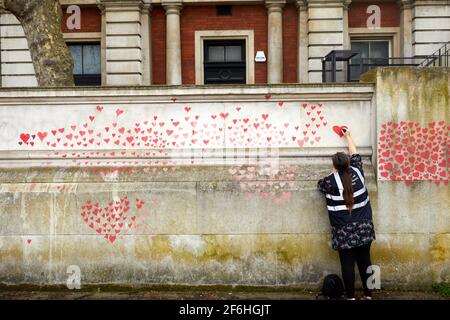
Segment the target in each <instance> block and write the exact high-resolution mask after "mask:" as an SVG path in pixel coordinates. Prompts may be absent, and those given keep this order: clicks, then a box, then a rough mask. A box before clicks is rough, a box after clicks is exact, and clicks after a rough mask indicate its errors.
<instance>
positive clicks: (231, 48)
mask: <svg viewBox="0 0 450 320" xmlns="http://www.w3.org/2000/svg"><path fill="white" fill-rule="evenodd" d="M204 50H205V52H204V60H205V62H204V72H205V73H204V79H205V84H227V83H244V84H245V83H246V65H245V40H205V42H204Z"/></svg>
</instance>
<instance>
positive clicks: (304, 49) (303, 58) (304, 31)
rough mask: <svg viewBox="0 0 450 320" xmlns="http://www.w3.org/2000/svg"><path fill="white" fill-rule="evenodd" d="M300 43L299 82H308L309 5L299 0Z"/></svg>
mask: <svg viewBox="0 0 450 320" xmlns="http://www.w3.org/2000/svg"><path fill="white" fill-rule="evenodd" d="M297 12H298V32H297V34H298V41H297V54H298V57H297V81H298V82H300V83H306V82H308V80H309V79H308V4H307V2H306V0H297Z"/></svg>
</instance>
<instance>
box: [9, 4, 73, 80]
mask: <svg viewBox="0 0 450 320" xmlns="http://www.w3.org/2000/svg"><path fill="white" fill-rule="evenodd" d="M3 4H4V8H5V9H6V10H8V11H10V12H11V13H12V14H14V15H15V16H16V18H17V19H18V20H19V21H20V23H21V24H22V27H23V30H24V32H25V36H26V38H27V40H28V47H29V49H30V53H31V59H32V60H33V65H34V71H35V73H36V78H37V81H38V84H39V86H47V87H62V86H73V85H74V81H73V74H72V69H73V60H72V55H71V53H70V50H69V48H68V47H67V45H66V42H65V41H64V38H63V35H62V32H61V19H62V10H61V6H60V4H59V1H58V0H4V1H3Z"/></svg>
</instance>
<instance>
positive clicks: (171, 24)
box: [162, 2, 182, 85]
mask: <svg viewBox="0 0 450 320" xmlns="http://www.w3.org/2000/svg"><path fill="white" fill-rule="evenodd" d="M162 5H163V7H164V9H165V10H166V83H167V84H168V85H181V83H182V77H181V35H180V11H181V2H163V3H162Z"/></svg>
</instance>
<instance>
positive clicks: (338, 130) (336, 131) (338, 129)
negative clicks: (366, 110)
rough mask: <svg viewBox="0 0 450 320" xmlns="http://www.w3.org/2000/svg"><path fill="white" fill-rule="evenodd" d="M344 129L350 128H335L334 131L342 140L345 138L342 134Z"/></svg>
mask: <svg viewBox="0 0 450 320" xmlns="http://www.w3.org/2000/svg"><path fill="white" fill-rule="evenodd" d="M343 129H348V127H347V126H333V131H334V132H335V133H336V134H337V135H338V136H339V137H341V138H342V137H343V136H344V134H343V133H342V130H343Z"/></svg>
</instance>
